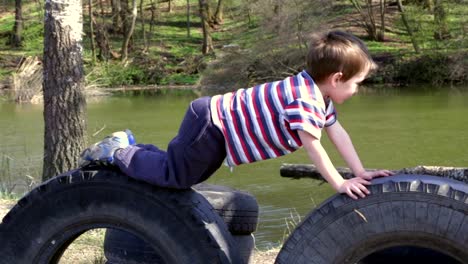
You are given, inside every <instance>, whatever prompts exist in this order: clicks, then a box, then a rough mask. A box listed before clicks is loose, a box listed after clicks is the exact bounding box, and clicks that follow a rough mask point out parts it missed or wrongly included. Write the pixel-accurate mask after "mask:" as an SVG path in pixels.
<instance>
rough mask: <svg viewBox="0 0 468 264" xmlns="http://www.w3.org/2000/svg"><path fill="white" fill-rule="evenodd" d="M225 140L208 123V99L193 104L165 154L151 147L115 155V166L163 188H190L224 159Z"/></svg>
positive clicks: (208, 174) (133, 148)
mask: <svg viewBox="0 0 468 264" xmlns="http://www.w3.org/2000/svg"><path fill="white" fill-rule="evenodd" d="M225 155H226V152H225V146H224V137H223V135H222V133H221V131H219V129H218V128H217V127H216V126H215V125H214V124H213V122H212V121H211V113H210V98H208V97H203V98H200V99H197V100H195V101H193V102H192V103H191V104H190V106H189V108H188V110H187V112H186V114H185V117H184V120H183V121H182V124H181V126H180V129H179V132H178V134H177V136H176V137H175V138H174V139H173V140H172V141H171V142H170V143H169V146H168V151H167V152H166V151H163V150H160V149H158V148H157V147H155V146H152V145H137V146H130V147H128V148H126V149H123V150H120V151H119V152H117V153H116V162H115V163H116V164H117V165H118V166H119V167H120V169H121V170H122V171H123V172H124V173H126V174H127V175H129V176H130V177H133V178H136V179H140V180H144V181H147V182H149V183H151V184H155V185H158V186H162V187H172V188H189V187H190V186H192V185H193V184H196V183H198V182H201V181H204V180H206V179H207V178H208V177H209V176H210V175H211V174H213V173H214V172H215V171H216V170H217V169H218V168H219V167H220V166H221V164H222V162H223V160H224V158H225Z"/></svg>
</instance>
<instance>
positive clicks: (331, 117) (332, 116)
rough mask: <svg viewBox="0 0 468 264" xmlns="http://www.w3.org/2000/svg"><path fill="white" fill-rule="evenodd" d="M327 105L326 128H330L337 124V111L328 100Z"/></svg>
mask: <svg viewBox="0 0 468 264" xmlns="http://www.w3.org/2000/svg"><path fill="white" fill-rule="evenodd" d="M325 105H326V110H325V126H326V127H329V126H331V125H333V124H334V123H335V122H336V120H337V119H336V109H335V106H333V102H332V101H331V100H330V99H328V100H327V101H326V102H325Z"/></svg>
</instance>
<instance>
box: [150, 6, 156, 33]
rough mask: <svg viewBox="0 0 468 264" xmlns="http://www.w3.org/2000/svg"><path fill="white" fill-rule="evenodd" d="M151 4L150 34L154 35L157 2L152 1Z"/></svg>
mask: <svg viewBox="0 0 468 264" xmlns="http://www.w3.org/2000/svg"><path fill="white" fill-rule="evenodd" d="M150 3H151V20H150V33H151V34H152V33H153V30H154V25H155V24H156V3H155V0H150ZM150 39H151V38H150Z"/></svg>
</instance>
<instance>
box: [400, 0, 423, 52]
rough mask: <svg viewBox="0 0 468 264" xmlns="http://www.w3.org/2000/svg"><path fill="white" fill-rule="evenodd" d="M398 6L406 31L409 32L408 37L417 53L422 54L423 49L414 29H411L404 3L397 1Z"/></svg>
mask: <svg viewBox="0 0 468 264" xmlns="http://www.w3.org/2000/svg"><path fill="white" fill-rule="evenodd" d="M397 5H398V10H399V11H400V14H401V19H402V20H403V24H404V25H405V27H406V31H407V32H408V35H409V36H410V38H411V42H412V43H413V48H414V51H415V52H416V53H421V49H420V48H419V44H418V42H417V40H416V37H415V36H414V33H413V29H412V28H411V25H410V24H409V22H408V18H407V17H406V13H405V10H404V7H403V3H402V2H401V0H397Z"/></svg>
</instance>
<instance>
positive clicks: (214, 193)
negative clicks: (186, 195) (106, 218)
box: [104, 183, 258, 264]
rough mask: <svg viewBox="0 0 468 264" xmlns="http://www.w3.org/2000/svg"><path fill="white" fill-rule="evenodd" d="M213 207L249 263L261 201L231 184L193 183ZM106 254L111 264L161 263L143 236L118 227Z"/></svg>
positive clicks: (107, 239)
mask: <svg viewBox="0 0 468 264" xmlns="http://www.w3.org/2000/svg"><path fill="white" fill-rule="evenodd" d="M193 188H194V189H195V190H196V191H197V192H199V193H200V194H201V195H203V197H205V198H206V199H207V201H208V202H209V203H210V204H211V205H212V206H213V208H214V211H215V212H216V213H217V214H219V215H220V216H221V217H222V219H223V220H224V222H225V223H226V225H227V226H228V228H229V231H230V233H231V234H232V235H233V239H234V243H235V245H236V247H237V248H238V249H239V253H240V255H241V259H242V261H243V263H248V262H249V259H250V257H251V254H252V250H253V247H254V237H253V235H252V234H251V233H252V232H254V231H255V230H256V227H257V222H258V203H257V201H256V199H255V197H254V196H252V195H251V194H248V193H245V192H241V191H238V190H235V189H232V188H230V187H226V186H220V185H212V184H206V183H201V184H197V185H195V186H193ZM104 254H105V256H106V258H107V259H108V260H109V261H108V264H117V263H129V262H132V263H159V258H160V257H159V254H158V252H156V251H154V250H152V249H151V247H150V246H149V245H148V243H146V242H145V241H144V240H142V239H141V238H139V237H137V236H135V235H133V234H131V233H128V232H125V231H122V230H118V229H107V230H106V235H105V238H104Z"/></svg>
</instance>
